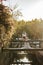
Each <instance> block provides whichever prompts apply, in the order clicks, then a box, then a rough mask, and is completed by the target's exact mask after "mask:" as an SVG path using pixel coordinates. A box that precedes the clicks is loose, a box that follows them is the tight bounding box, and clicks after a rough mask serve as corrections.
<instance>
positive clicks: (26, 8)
mask: <svg viewBox="0 0 43 65" xmlns="http://www.w3.org/2000/svg"><path fill="white" fill-rule="evenodd" d="M5 3H6V5H9V6H10V7H11V8H12V7H13V6H14V5H15V4H17V5H18V6H19V9H21V12H22V14H23V17H22V18H21V19H24V20H32V19H35V18H37V19H40V18H42V19H43V0H8V1H6V2H4V4H5Z"/></svg>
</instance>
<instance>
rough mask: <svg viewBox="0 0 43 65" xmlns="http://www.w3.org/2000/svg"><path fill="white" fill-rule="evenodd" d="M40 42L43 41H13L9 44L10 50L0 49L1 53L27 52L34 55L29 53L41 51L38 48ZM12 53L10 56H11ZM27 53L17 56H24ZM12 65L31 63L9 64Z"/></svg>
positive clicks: (42, 49) (41, 49)
mask: <svg viewBox="0 0 43 65" xmlns="http://www.w3.org/2000/svg"><path fill="white" fill-rule="evenodd" d="M41 42H43V40H28V41H20V40H18V41H14V42H12V43H11V47H10V48H3V47H2V48H0V51H1V53H2V52H7V51H11V52H13V53H14V52H17V53H18V52H19V51H26V52H27V51H28V54H34V53H30V52H36V51H43V48H40V44H41ZM28 44H33V45H34V44H35V45H39V47H35V48H33V47H31V46H28ZM13 53H12V54H13ZM26 54H27V53H18V55H26ZM12 64H17V65H19V64H21V65H25V64H31V65H32V61H30V62H10V65H12Z"/></svg>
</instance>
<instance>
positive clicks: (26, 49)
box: [3, 48, 43, 51]
mask: <svg viewBox="0 0 43 65" xmlns="http://www.w3.org/2000/svg"><path fill="white" fill-rule="evenodd" d="M3 51H43V49H41V48H37V49H36V48H3Z"/></svg>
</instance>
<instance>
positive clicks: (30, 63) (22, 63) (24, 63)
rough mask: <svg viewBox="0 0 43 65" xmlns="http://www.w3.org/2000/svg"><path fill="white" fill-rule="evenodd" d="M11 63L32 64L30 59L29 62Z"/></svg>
mask: <svg viewBox="0 0 43 65" xmlns="http://www.w3.org/2000/svg"><path fill="white" fill-rule="evenodd" d="M11 64H32V61H30V62H13V63H11Z"/></svg>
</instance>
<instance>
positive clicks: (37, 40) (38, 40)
mask: <svg viewBox="0 0 43 65" xmlns="http://www.w3.org/2000/svg"><path fill="white" fill-rule="evenodd" d="M13 42H43V40H40V39H36V40H27V41H23V40H16V41H13Z"/></svg>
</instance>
